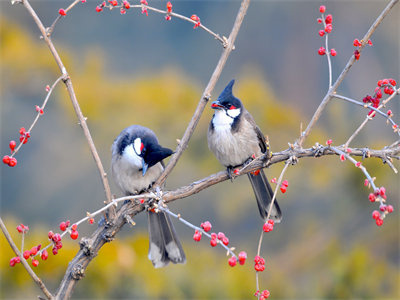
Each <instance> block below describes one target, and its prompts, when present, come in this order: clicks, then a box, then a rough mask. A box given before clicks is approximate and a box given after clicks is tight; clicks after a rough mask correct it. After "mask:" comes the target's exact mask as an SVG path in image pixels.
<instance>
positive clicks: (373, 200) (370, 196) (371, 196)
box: [368, 193, 376, 202]
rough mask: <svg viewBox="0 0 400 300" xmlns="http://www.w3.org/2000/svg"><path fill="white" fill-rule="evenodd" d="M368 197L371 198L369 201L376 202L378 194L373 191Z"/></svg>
mask: <svg viewBox="0 0 400 300" xmlns="http://www.w3.org/2000/svg"><path fill="white" fill-rule="evenodd" d="M368 199H369V201H371V202H375V201H376V196H375V194H373V193H371V194H369V196H368Z"/></svg>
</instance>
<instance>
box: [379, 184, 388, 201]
mask: <svg viewBox="0 0 400 300" xmlns="http://www.w3.org/2000/svg"><path fill="white" fill-rule="evenodd" d="M379 195H381V196H382V197H384V198H386V189H385V188H384V187H381V188H380V189H379Z"/></svg>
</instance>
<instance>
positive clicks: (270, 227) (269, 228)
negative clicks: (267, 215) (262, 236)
mask: <svg viewBox="0 0 400 300" xmlns="http://www.w3.org/2000/svg"><path fill="white" fill-rule="evenodd" d="M272 230H274V225H271V224H269V223H268V222H267V223H265V224H264V225H263V231H264V232H270V231H272Z"/></svg>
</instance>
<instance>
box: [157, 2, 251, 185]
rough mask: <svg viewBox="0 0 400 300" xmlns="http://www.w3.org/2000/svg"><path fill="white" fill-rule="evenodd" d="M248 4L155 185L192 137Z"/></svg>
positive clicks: (243, 5)
mask: <svg viewBox="0 0 400 300" xmlns="http://www.w3.org/2000/svg"><path fill="white" fill-rule="evenodd" d="M249 4H250V0H243V1H242V4H241V7H240V10H239V12H238V14H237V16H236V20H235V23H234V24H233V28H232V31H231V34H230V35H229V38H228V41H227V46H226V48H225V49H224V50H223V52H222V54H221V58H220V59H219V61H218V64H217V66H216V67H215V69H214V72H213V74H212V75H211V78H210V81H209V82H208V84H207V87H206V88H205V90H204V92H203V95H202V96H201V99H200V101H199V104H198V105H197V108H196V110H195V112H194V114H193V117H192V119H191V120H190V122H189V124H188V126H187V128H186V130H185V133H184V134H183V137H182V138H181V140H180V143H179V144H178V147H177V148H176V150H175V153H174V154H173V155H172V157H171V159H170V160H169V162H168V165H167V166H166V168H165V170H164V172H163V173H162V174H161V176H160V177H159V178H158V180H157V181H156V183H155V187H157V186H161V185H162V184H163V183H164V182H165V180H166V179H167V177H168V175H169V174H170V173H171V171H172V169H173V168H174V167H175V165H176V164H177V162H178V160H179V158H180V157H181V155H182V153H183V151H185V149H186V148H187V146H188V143H189V140H190V138H191V137H192V134H193V132H194V129H195V128H196V126H197V124H198V122H199V120H200V117H201V115H202V113H203V111H204V108H205V106H206V104H207V102H208V100H209V99H210V97H211V93H212V91H213V89H214V87H215V84H216V83H217V81H218V79H219V77H220V75H221V73H222V70H223V68H224V66H225V63H226V61H227V59H228V57H229V55H230V53H231V52H232V50H233V47H234V42H235V40H236V37H237V35H238V32H239V29H240V26H241V25H242V22H243V18H244V16H245V15H246V12H247V8H248V7H249Z"/></svg>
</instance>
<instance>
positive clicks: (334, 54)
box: [331, 48, 337, 56]
mask: <svg viewBox="0 0 400 300" xmlns="http://www.w3.org/2000/svg"><path fill="white" fill-rule="evenodd" d="M336 54H337V52H336V50H335V49H333V48H332V49H331V55H332V56H336Z"/></svg>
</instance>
